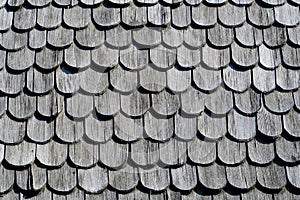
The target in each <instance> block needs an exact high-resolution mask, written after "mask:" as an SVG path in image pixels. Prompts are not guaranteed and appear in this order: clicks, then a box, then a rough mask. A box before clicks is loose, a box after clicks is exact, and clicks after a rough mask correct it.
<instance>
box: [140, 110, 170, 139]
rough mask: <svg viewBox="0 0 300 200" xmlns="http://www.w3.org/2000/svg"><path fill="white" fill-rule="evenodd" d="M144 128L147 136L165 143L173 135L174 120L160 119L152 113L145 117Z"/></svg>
mask: <svg viewBox="0 0 300 200" xmlns="http://www.w3.org/2000/svg"><path fill="white" fill-rule="evenodd" d="M144 123H145V124H144V128H145V131H146V134H147V135H148V136H149V137H150V138H151V139H154V140H158V141H165V140H167V139H169V138H170V137H171V136H172V134H173V119H172V118H167V117H165V118H159V117H158V116H157V115H155V114H151V112H147V113H146V114H145V115H144Z"/></svg>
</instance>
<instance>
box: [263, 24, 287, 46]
mask: <svg viewBox="0 0 300 200" xmlns="http://www.w3.org/2000/svg"><path fill="white" fill-rule="evenodd" d="M263 33H264V42H265V44H266V45H267V46H270V47H272V48H274V47H278V46H282V45H283V44H284V43H285V42H286V40H287V35H286V30H285V29H284V28H282V27H277V26H271V27H270V28H266V29H264V30H263ZM278 35H280V37H278Z"/></svg>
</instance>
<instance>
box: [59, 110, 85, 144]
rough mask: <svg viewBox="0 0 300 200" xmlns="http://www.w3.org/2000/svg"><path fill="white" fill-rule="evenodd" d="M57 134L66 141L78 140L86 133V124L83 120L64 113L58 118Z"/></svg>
mask: <svg viewBox="0 0 300 200" xmlns="http://www.w3.org/2000/svg"><path fill="white" fill-rule="evenodd" d="M55 131H56V135H57V136H58V137H59V139H61V140H62V141H64V142H67V143H74V142H76V141H78V140H79V139H80V138H81V137H82V136H83V134H84V126H83V122H82V121H73V119H70V118H68V117H67V116H66V115H65V114H64V113H61V114H60V115H59V116H58V117H57V118H56V130H55Z"/></svg>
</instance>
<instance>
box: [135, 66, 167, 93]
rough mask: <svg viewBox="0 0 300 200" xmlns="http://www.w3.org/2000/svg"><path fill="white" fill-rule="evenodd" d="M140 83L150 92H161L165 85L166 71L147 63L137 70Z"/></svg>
mask: <svg viewBox="0 0 300 200" xmlns="http://www.w3.org/2000/svg"><path fill="white" fill-rule="evenodd" d="M139 77H140V85H141V86H142V87H143V89H145V90H148V91H150V92H161V91H162V90H163V89H164V88H165V87H166V82H167V80H166V73H165V72H161V71H158V70H155V69H154V68H153V67H152V66H150V65H148V66H146V67H145V69H143V70H141V71H139Z"/></svg>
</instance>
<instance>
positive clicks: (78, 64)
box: [64, 45, 91, 69]
mask: <svg viewBox="0 0 300 200" xmlns="http://www.w3.org/2000/svg"><path fill="white" fill-rule="evenodd" d="M64 61H65V62H66V64H67V65H68V66H71V67H74V68H77V69H78V68H79V69H80V68H85V67H88V66H89V65H90V64H91V55H90V51H87V50H82V49H80V48H78V47H77V46H76V45H71V46H70V47H69V48H67V49H65V51H64Z"/></svg>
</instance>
